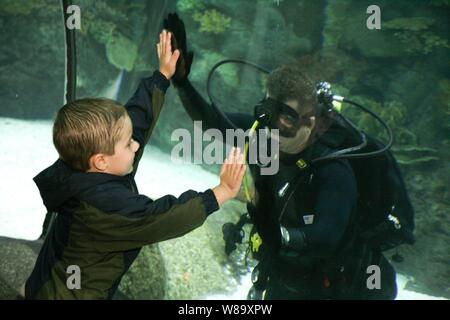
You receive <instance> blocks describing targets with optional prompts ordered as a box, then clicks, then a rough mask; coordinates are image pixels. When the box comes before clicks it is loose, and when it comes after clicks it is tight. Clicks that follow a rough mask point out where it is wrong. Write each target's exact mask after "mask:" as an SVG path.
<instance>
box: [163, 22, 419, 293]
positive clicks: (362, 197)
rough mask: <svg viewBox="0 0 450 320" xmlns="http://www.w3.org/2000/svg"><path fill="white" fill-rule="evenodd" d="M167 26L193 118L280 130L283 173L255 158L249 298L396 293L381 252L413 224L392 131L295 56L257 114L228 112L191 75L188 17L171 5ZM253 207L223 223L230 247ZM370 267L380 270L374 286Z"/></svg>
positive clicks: (407, 235) (176, 79) (274, 78)
mask: <svg viewBox="0 0 450 320" xmlns="http://www.w3.org/2000/svg"><path fill="white" fill-rule="evenodd" d="M164 28H165V29H166V30H169V31H170V32H172V33H173V35H174V38H173V40H174V42H175V43H174V45H173V47H174V48H178V49H179V50H180V52H181V55H180V58H179V60H178V63H177V69H176V72H175V75H174V76H173V78H172V83H173V84H174V86H175V88H176V89H177V92H178V94H179V97H180V99H181V101H182V103H183V106H184V107H185V109H186V111H187V113H188V114H189V116H190V117H191V118H192V120H194V121H202V122H203V123H202V124H203V128H204V130H206V129H210V128H216V129H219V130H220V131H221V132H222V133H223V134H224V135H225V130H227V129H237V128H239V129H243V130H247V129H250V128H253V129H254V128H255V124H256V125H258V124H261V125H263V126H265V127H267V128H269V129H278V130H279V137H278V138H276V136H275V140H274V141H275V143H279V154H278V155H271V156H275V157H277V156H278V157H279V161H280V163H279V170H278V172H277V173H276V174H274V175H262V174H261V173H260V169H261V168H260V167H259V166H258V164H249V168H250V173H251V175H252V178H253V181H254V186H255V195H254V197H253V199H249V201H248V204H247V209H248V216H249V217H250V219H249V220H251V223H252V224H253V226H254V227H253V229H252V232H251V234H250V236H249V239H250V247H251V252H252V255H253V257H254V258H256V259H257V260H258V262H259V263H258V265H257V266H256V267H255V269H254V270H253V272H252V282H253V287H252V288H251V290H250V292H249V294H248V298H249V299H299V300H300V299H386V300H387V299H395V297H396V295H397V287H396V273H395V270H394V268H393V267H392V265H391V264H390V263H389V261H388V260H387V259H386V257H385V256H384V255H383V253H382V251H384V250H385V249H390V248H393V247H396V246H397V245H399V244H401V243H410V244H411V243H413V242H414V239H413V236H412V229H413V228H414V223H413V221H412V220H413V218H412V217H413V209H412V206H411V204H410V201H409V198H408V195H407V193H406V190H405V187H404V182H403V180H402V178H401V175H400V173H399V169H398V166H397V164H396V163H395V159H394V158H393V157H392V155H391V154H390V153H388V152H387V151H386V150H387V149H388V148H389V147H390V145H391V144H392V139H391V141H390V143H389V144H388V146H384V145H383V144H381V143H380V142H378V141H377V140H376V139H374V138H371V137H369V136H366V135H365V134H363V133H362V132H360V131H359V130H358V129H357V128H356V127H355V126H353V125H352V124H351V122H349V121H348V120H346V119H345V118H344V117H343V116H341V115H340V114H339V113H338V112H337V111H336V109H335V108H333V104H332V101H331V100H333V96H332V94H331V91H330V87H329V85H328V84H326V83H321V84H320V85H319V86H317V85H315V84H314V83H313V82H312V81H311V80H310V79H309V77H308V76H307V75H306V74H305V73H304V72H302V70H301V69H300V68H299V67H296V66H294V65H284V66H281V67H279V68H277V69H276V70H274V71H272V72H271V73H270V74H269V76H268V80H267V85H266V86H267V88H266V90H267V91H266V96H265V97H264V98H263V99H262V100H261V101H260V103H259V104H258V105H256V106H255V108H254V114H253V115H250V114H245V113H224V112H222V111H221V110H220V109H219V108H217V106H216V105H215V104H214V103H211V104H209V103H207V102H206V101H205V100H204V99H203V97H202V96H201V95H200V94H199V93H198V92H197V90H196V89H195V88H194V87H193V85H192V84H191V82H190V81H189V78H188V76H189V73H190V68H191V65H192V61H193V53H192V52H188V50H187V41H186V32H185V28H184V23H183V21H182V20H181V19H179V17H178V16H177V15H176V14H169V16H168V17H167V19H165V21H164ZM210 75H211V74H210ZM341 101H342V99H341ZM255 120H256V121H255ZM386 128H387V127H386ZM391 138H392V136H391ZM355 146H356V147H355ZM355 151H362V152H364V153H360V154H355V153H354V152H355ZM380 155H382V156H380ZM375 211H376V212H375ZM374 212H375V213H374ZM380 212H382V214H381V213H380ZM362 213H364V215H363V218H361V215H362ZM380 214H381V215H382V216H383V218H382V219H378V218H379V216H380ZM394 214H395V215H394ZM377 215H378V216H377ZM248 216H245V217H243V218H242V220H241V221H240V222H239V223H238V224H237V225H232V224H228V225H225V226H224V229H223V231H224V235H226V234H228V235H231V236H230V237H229V238H231V239H232V241H231V242H232V243H231V249H230V246H226V248H227V247H228V249H227V251H228V252H227V253H229V251H231V250H232V249H233V242H239V241H241V240H242V237H243V236H242V233H241V231H240V228H241V227H242V225H243V224H244V223H246V222H247V221H246V219H248ZM400 217H401V219H400ZM385 218H386V219H385ZM377 219H378V220H377ZM381 220H383V221H382V223H379V224H378V222H380V221H381ZM384 220H386V221H384ZM233 226H234V227H236V226H237V227H236V228H234V230H233ZM373 226H375V227H374V228H372V227H373ZM392 226H394V227H392ZM369 227H370V228H369ZM391 227H392V228H391ZM390 228H391V229H390ZM225 240H227V239H225ZM227 244H228V245H229V244H230V243H227ZM234 247H235V246H234ZM395 257H396V258H397V260H400V256H399V255H396V256H395ZM369 266H377V267H378V268H379V271H380V277H379V283H378V284H376V285H375V288H374V286H371V285H370V283H369V282H370V279H369V277H370V276H371V274H370V273H368V270H369V269H368V267H369Z"/></svg>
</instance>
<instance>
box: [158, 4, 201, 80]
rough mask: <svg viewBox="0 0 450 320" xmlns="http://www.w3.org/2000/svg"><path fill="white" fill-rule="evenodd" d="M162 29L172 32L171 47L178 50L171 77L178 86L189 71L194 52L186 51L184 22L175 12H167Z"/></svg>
mask: <svg viewBox="0 0 450 320" xmlns="http://www.w3.org/2000/svg"><path fill="white" fill-rule="evenodd" d="M164 29H166V30H168V31H170V32H171V33H172V34H173V37H172V47H173V49H178V50H180V58H179V59H178V62H177V68H176V71H175V74H174V76H173V78H172V82H173V84H174V85H175V86H179V85H181V84H183V82H185V81H186V80H187V77H188V75H189V72H190V71H191V65H192V60H193V59H194V53H193V52H192V51H189V52H188V49H187V41H186V29H185V28H184V22H183V20H181V19H180V18H179V17H178V15H177V14H176V13H169V15H168V16H167V19H164Z"/></svg>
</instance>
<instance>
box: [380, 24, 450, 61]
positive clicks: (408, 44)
mask: <svg viewBox="0 0 450 320" xmlns="http://www.w3.org/2000/svg"><path fill="white" fill-rule="evenodd" d="M435 23H436V21H435V20H434V19H432V18H426V17H412V18H397V19H393V20H390V21H387V22H384V23H383V28H386V29H388V30H393V31H394V37H396V38H397V39H399V40H400V42H401V43H402V44H403V45H405V48H406V52H408V53H411V54H429V53H431V52H432V51H433V50H434V49H436V48H450V46H449V43H448V41H447V39H444V38H442V37H440V36H439V35H437V34H436V33H435V32H432V31H431V30H430V28H431V27H432V26H433V25H435Z"/></svg>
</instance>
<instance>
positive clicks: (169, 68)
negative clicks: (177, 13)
mask: <svg viewBox="0 0 450 320" xmlns="http://www.w3.org/2000/svg"><path fill="white" fill-rule="evenodd" d="M171 37H172V34H171V33H170V32H167V31H166V30H163V31H162V32H161V33H160V34H159V43H158V44H157V45H156V48H157V52H158V59H159V71H160V72H161V73H162V74H163V75H164V76H165V77H166V78H167V80H170V78H172V76H173V74H174V73H175V70H176V66H177V60H178V58H179V57H180V50H175V51H174V52H172V45H171Z"/></svg>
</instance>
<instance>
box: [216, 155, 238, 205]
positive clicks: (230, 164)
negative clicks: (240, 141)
mask: <svg viewBox="0 0 450 320" xmlns="http://www.w3.org/2000/svg"><path fill="white" fill-rule="evenodd" d="M245 170H246V166H245V163H244V156H243V154H242V153H241V151H240V150H239V148H233V149H231V152H230V155H229V156H228V158H227V159H226V160H225V162H224V164H223V165H222V168H221V170H220V184H219V185H218V186H217V187H215V188H214V189H213V192H214V194H215V196H216V199H217V202H218V204H219V206H220V205H222V204H223V203H224V202H225V201H227V200H230V199H232V198H234V197H236V196H237V194H238V192H239V189H240V188H241V184H242V179H243V178H244V174H245Z"/></svg>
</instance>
